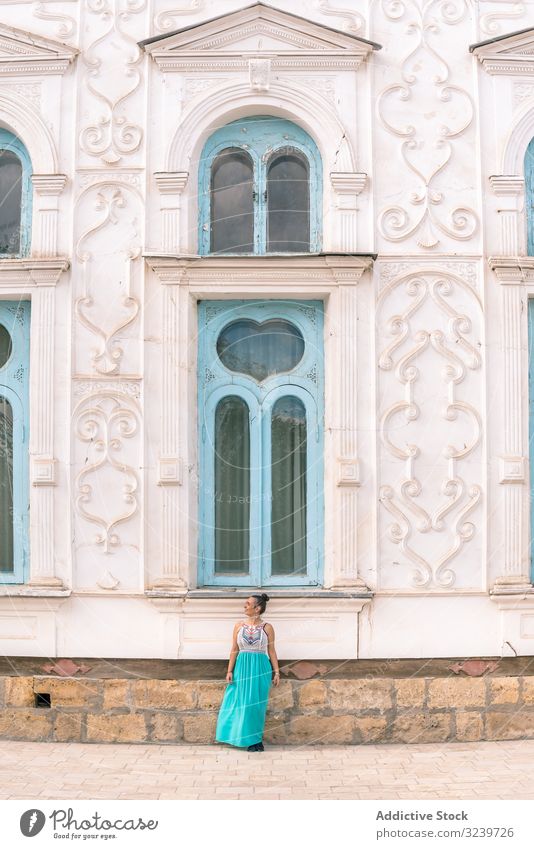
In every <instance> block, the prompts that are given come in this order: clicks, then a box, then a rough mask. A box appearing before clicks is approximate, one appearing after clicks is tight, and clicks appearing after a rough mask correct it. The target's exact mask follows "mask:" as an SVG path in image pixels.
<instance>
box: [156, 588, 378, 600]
mask: <svg viewBox="0 0 534 849" xmlns="http://www.w3.org/2000/svg"><path fill="white" fill-rule="evenodd" d="M257 592H266V593H267V595H268V596H269V599H270V600H271V601H276V599H279V598H280V599H286V598H307V599H308V598H320V599H333V598H364V599H371V598H373V597H374V593H373V592H372V591H371V590H369V591H368V592H365V591H362V590H361V589H356V588H354V589H350V588H344V589H331V590H328V589H309V588H307V587H294V588H289V587H288V588H287V589H278V588H276V589H275V588H272V587H238V588H236V589H232V588H229V587H224V588H222V589H220V590H218V589H215V588H213V587H209V588H206V589H191V590H187V591H184V590H177V591H172V590H146V591H145V596H147V598H181V599H184V600H185V599H218V598H220V599H232V598H240V599H242V598H248V597H249V596H250V595H252V594H254V593H257Z"/></svg>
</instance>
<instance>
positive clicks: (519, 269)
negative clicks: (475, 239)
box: [488, 256, 534, 286]
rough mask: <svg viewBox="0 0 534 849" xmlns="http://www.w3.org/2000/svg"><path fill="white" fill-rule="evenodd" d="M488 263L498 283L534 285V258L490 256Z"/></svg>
mask: <svg viewBox="0 0 534 849" xmlns="http://www.w3.org/2000/svg"><path fill="white" fill-rule="evenodd" d="M488 263H489V266H490V268H491V270H492V271H494V272H495V275H496V277H497V279H498V281H499V283H504V284H515V285H516V286H518V285H521V284H524V283H534V256H490V257H489V258H488Z"/></svg>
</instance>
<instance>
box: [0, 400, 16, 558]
mask: <svg viewBox="0 0 534 849" xmlns="http://www.w3.org/2000/svg"><path fill="white" fill-rule="evenodd" d="M12 571H13V411H12V409H11V404H10V403H9V401H8V400H7V398H4V397H2V396H1V395H0V573H1V572H12Z"/></svg>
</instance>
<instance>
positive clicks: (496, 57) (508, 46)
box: [469, 27, 534, 76]
mask: <svg viewBox="0 0 534 849" xmlns="http://www.w3.org/2000/svg"><path fill="white" fill-rule="evenodd" d="M469 51H470V53H473V55H474V56H476V57H477V59H478V61H479V62H480V64H481V65H482V67H483V68H484V70H485V71H487V72H488V74H507V75H513V76H515V75H519V76H531V75H533V74H534V28H533V27H529V28H527V29H523V30H519V31H518V32H510V33H508V34H507V35H501V36H498V37H497V38H490V39H487V40H486V41H481V42H479V43H478V44H472V45H471V46H470V47H469Z"/></svg>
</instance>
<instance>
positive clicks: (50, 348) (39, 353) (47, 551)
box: [28, 285, 63, 587]
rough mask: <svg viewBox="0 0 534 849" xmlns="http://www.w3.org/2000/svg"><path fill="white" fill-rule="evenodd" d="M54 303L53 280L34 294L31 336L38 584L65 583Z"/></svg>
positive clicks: (34, 572)
mask: <svg viewBox="0 0 534 849" xmlns="http://www.w3.org/2000/svg"><path fill="white" fill-rule="evenodd" d="M54 307H55V291H54V287H53V286H40V285H38V286H37V287H36V289H35V292H34V293H33V294H32V303H31V311H32V312H31V341H30V376H31V377H30V380H31V383H30V387H31V389H30V399H31V403H30V480H31V484H32V492H31V496H30V580H29V582H28V583H29V584H30V586H33V587H62V586H63V584H62V581H61V579H60V578H58V577H56V575H55V563H54V557H55V547H54V489H53V488H54V486H55V485H56V461H55V459H54V328H55V323H54V311H55V310H54Z"/></svg>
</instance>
